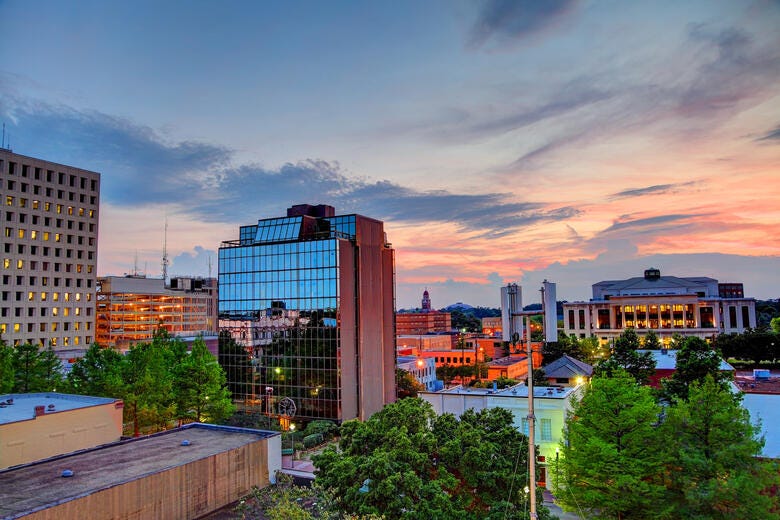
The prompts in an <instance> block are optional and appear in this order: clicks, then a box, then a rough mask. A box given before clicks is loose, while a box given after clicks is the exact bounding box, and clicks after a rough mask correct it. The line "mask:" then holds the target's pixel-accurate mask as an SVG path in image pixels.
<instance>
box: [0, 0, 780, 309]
mask: <svg viewBox="0 0 780 520" xmlns="http://www.w3.org/2000/svg"><path fill="white" fill-rule="evenodd" d="M779 22H780V5H778V4H777V3H776V2H769V1H756V2H690V3H685V4H684V5H678V4H676V3H673V2H659V3H652V4H650V3H644V4H642V3H630V4H628V3H622V2H576V1H547V2H537V3H532V2H502V1H487V2H479V3H474V2H425V3H419V2H392V3H390V2H386V3H370V4H368V3H367V4H353V3H348V2H333V3H316V2H298V3H282V2H269V3H257V4H255V3H235V4H230V5H229V6H227V7H226V6H215V5H213V4H208V3H205V2H192V3H186V4H185V3H176V2H174V3H166V4H164V5H159V6H158V5H157V4H154V3H149V2H140V3H133V4H120V3H103V2H71V3H55V2H37V3H27V2H16V1H8V0H6V1H0V34H2V36H0V121H2V122H4V123H5V125H6V133H7V134H10V145H11V147H12V148H13V150H14V152H16V153H20V154H23V155H29V156H33V157H39V158H42V159H45V160H49V161H53V162H60V163H63V164H67V165H71V166H76V167H79V168H85V169H89V170H95V171H99V172H101V174H102V181H101V184H102V191H101V211H100V216H101V221H100V238H99V252H98V262H99V264H98V274H99V275H100V276H105V275H121V274H123V273H129V272H131V271H132V270H133V266H134V263H135V262H136V261H135V258H136V256H137V258H138V263H137V265H138V266H139V267H140V268H141V269H142V270H145V271H146V272H147V273H148V274H149V275H152V276H159V273H160V260H161V256H162V245H163V230H164V221H165V218H166V216H167V219H168V236H167V247H168V252H169V256H170V257H171V259H172V264H171V266H170V268H169V273H174V274H199V275H207V274H208V261H209V260H208V259H209V257H211V261H212V264H213V266H214V267H213V270H212V274H213V275H216V259H217V253H216V251H217V248H218V246H219V243H220V242H221V241H223V240H231V239H236V238H238V237H237V236H236V233H235V229H236V226H237V224H246V223H248V222H251V221H253V220H256V219H261V218H268V217H272V216H274V215H278V214H280V213H281V212H283V210H284V208H286V207H288V206H290V205H293V204H299V203H312V204H330V205H333V206H335V207H336V211H337V212H338V213H339V214H346V213H351V212H355V213H360V214H362V215H365V216H368V217H372V218H376V219H380V220H383V221H384V222H385V229H386V231H387V234H388V239H389V241H390V242H392V243H393V247H394V248H395V249H396V255H397V256H396V270H397V293H398V297H397V306H398V307H399V308H408V307H416V306H419V301H420V297H421V295H422V291H423V288H424V287H428V288H429V290H430V291H431V297H432V299H433V305H434V307H437V308H439V307H443V306H445V305H448V304H451V303H454V302H456V301H463V302H466V303H469V304H472V305H485V306H491V307H496V306H498V304H499V294H498V288H499V287H500V286H501V285H505V284H506V283H508V282H517V283H520V284H521V285H523V287H524V289H525V290H524V292H525V297H524V303H525V304H528V303H535V302H537V301H538V294H535V293H536V290H537V289H538V288H539V286H540V285H541V281H542V280H543V279H545V278H546V279H549V280H550V281H553V282H556V283H557V284H558V291H557V292H558V298H559V299H563V300H569V301H573V300H580V299H588V298H589V297H590V288H591V284H593V283H595V282H597V281H600V280H604V279H621V278H628V277H632V276H641V274H642V271H643V270H644V269H646V268H648V267H651V266H652V267H657V268H659V269H661V271H662V273H663V274H664V275H672V276H711V277H713V278H717V279H718V280H719V281H721V282H743V283H744V284H745V294H746V296H752V297H756V298H777V297H780V226H779V225H778V224H780V209H779V208H778V207H777V202H776V201H777V200H779V199H780V88H778V87H779V86H780V34H778V32H777V30H776V27H777V26H778V24H779ZM423 237H424V238H423Z"/></svg>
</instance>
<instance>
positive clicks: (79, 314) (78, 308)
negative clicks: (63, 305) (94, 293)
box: [76, 307, 81, 330]
mask: <svg viewBox="0 0 780 520" xmlns="http://www.w3.org/2000/svg"><path fill="white" fill-rule="evenodd" d="M76 316H81V307H76ZM76 330H78V329H76Z"/></svg>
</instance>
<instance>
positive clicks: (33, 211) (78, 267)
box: [0, 148, 100, 358]
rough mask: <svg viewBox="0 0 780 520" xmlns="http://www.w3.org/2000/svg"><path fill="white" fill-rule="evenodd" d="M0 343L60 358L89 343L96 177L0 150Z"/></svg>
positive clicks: (92, 319) (92, 317) (97, 195)
mask: <svg viewBox="0 0 780 520" xmlns="http://www.w3.org/2000/svg"><path fill="white" fill-rule="evenodd" d="M0 194H1V195H0V197H1V199H0V202H2V211H0V219H1V220H0V222H1V223H0V228H1V229H2V235H0V236H2V239H0V240H2V245H1V246H0V249H1V250H2V252H1V253H0V255H2V256H1V257H0V258H2V264H0V271H1V276H2V287H1V288H0V338H2V339H3V340H5V341H6V342H7V343H9V344H11V345H18V344H23V343H32V344H37V345H41V346H44V347H48V346H50V345H51V347H52V348H54V350H55V352H57V353H58V355H60V356H61V357H63V358H67V357H71V355H70V353H72V352H79V351H83V350H84V349H86V348H87V347H88V346H89V344H90V343H92V342H93V341H94V334H95V331H94V328H95V327H94V325H95V313H94V307H95V301H94V297H93V295H94V293H95V281H96V266H97V239H98V209H99V203H100V174H99V173H95V172H91V171H87V170H82V169H80V168H74V167H72V166H64V165H61V164H56V163H52V162H49V161H44V160H41V159H35V158H32V157H26V156H23V155H18V154H15V153H13V152H11V151H10V150H7V149H3V148H0Z"/></svg>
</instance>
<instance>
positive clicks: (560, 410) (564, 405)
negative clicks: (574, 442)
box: [420, 384, 583, 488]
mask: <svg viewBox="0 0 780 520" xmlns="http://www.w3.org/2000/svg"><path fill="white" fill-rule="evenodd" d="M582 389H583V385H579V386H575V387H554V386H543V387H535V388H534V415H535V417H536V423H535V427H534V436H535V437H534V441H535V443H536V445H537V446H539V454H540V458H539V462H540V463H541V464H540V465H539V467H540V470H541V472H542V476H541V480H542V481H543V482H545V483H546V485H547V487H548V488H552V484H553V476H554V475H553V473H554V471H555V459H556V456H557V453H558V449H559V447H560V442H561V439H562V438H563V428H564V425H565V421H566V415H567V414H568V413H569V411H570V410H571V408H572V404H573V401H574V399H579V397H580V396H581V395H582ZM420 398H422V399H425V400H426V401H428V402H429V403H431V405H432V406H433V409H434V410H435V411H436V413H437V414H444V413H451V414H453V415H456V416H460V415H462V414H463V412H465V411H466V410H468V409H469V408H473V409H474V410H475V411H480V410H484V409H487V408H505V409H507V410H509V411H511V412H512V415H513V416H514V425H515V427H516V428H517V429H518V430H519V431H521V432H523V433H524V434H526V435H528V433H529V431H528V420H527V418H526V417H527V415H528V387H527V386H525V385H524V384H521V385H515V386H511V387H509V388H505V389H503V390H494V389H489V388H470V387H463V386H457V387H454V388H450V389H447V390H442V391H439V392H421V393H420Z"/></svg>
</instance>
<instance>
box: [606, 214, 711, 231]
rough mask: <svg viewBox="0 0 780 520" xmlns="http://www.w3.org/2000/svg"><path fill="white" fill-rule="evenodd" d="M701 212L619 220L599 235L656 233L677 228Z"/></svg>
mask: <svg viewBox="0 0 780 520" xmlns="http://www.w3.org/2000/svg"><path fill="white" fill-rule="evenodd" d="M702 216H704V215H701V214H693V213H692V214H672V215H658V216H655V217H647V218H638V219H632V220H619V221H617V222H615V223H614V224H612V225H611V226H610V227H608V228H607V229H605V230H604V231H602V232H601V235H612V234H615V233H620V234H625V233H626V232H628V233H630V234H633V235H636V234H645V233H658V232H659V231H663V230H669V229H675V228H676V229H679V228H680V226H681V225H683V224H684V223H687V222H690V221H691V220H693V219H696V218H700V217H702Z"/></svg>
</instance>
